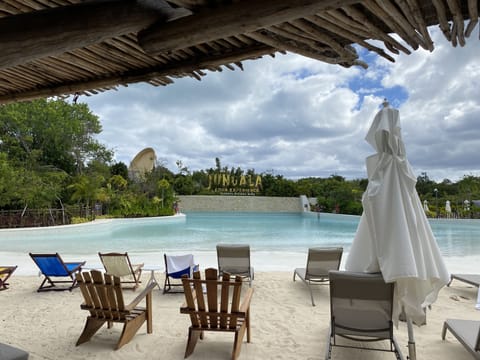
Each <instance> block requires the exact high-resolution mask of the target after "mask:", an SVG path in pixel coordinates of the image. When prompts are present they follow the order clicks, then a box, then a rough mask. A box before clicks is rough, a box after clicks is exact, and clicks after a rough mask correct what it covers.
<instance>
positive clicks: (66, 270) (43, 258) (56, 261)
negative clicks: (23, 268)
mask: <svg viewBox="0 0 480 360" xmlns="http://www.w3.org/2000/svg"><path fill="white" fill-rule="evenodd" d="M30 257H31V258H32V259H33V261H34V262H35V264H37V266H38V268H39V269H40V271H41V273H42V275H43V276H44V277H45V279H43V282H42V283H41V284H40V287H39V288H38V289H37V291H38V292H40V291H49V290H55V291H63V290H70V291H72V289H73V288H74V287H75V286H76V282H77V280H76V279H75V273H77V272H79V271H81V270H82V266H83V265H85V261H81V262H63V260H62V258H61V257H60V255H59V254H58V253H55V254H32V253H30ZM53 278H61V280H54V279H53ZM66 278H69V279H68V280H66ZM46 283H47V285H45V284H46ZM57 284H68V285H70V286H62V287H57V286H56V285H57Z"/></svg>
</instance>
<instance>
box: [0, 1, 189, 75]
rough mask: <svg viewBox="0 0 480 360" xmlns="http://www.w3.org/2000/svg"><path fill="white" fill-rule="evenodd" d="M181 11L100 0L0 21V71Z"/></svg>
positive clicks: (137, 28) (158, 3)
mask: <svg viewBox="0 0 480 360" xmlns="http://www.w3.org/2000/svg"><path fill="white" fill-rule="evenodd" d="M151 3H153V4H155V5H156V6H155V7H151V6H149V5H148V4H151ZM143 4H145V5H143ZM184 10H185V9H183V10H182V9H173V8H171V7H170V6H169V5H168V4H167V3H166V2H165V1H162V0H157V1H156V2H148V0H138V1H135V0H129V1H125V0H100V1H88V2H84V3H79V4H75V5H68V6H60V7H56V8H51V9H46V10H41V11H32V12H29V13H24V14H19V15H12V16H7V17H4V18H0V49H1V51H0V69H4V68H7V67H12V66H16V65H20V64H24V63H26V62H29V61H33V60H36V59H39V58H43V57H46V56H54V55H58V54H61V53H64V52H66V51H70V50H74V49H77V48H80V47H85V46H88V45H91V44H95V43H98V42H101V41H103V40H105V39H109V38H112V37H115V36H120V35H124V34H128V33H132V32H134V33H137V32H138V31H140V30H141V29H144V28H146V27H148V26H149V25H151V24H153V23H154V22H158V21H167V20H171V19H174V18H177V17H179V16H185V15H186V14H187V12H186V11H184ZM188 14H190V12H188Z"/></svg>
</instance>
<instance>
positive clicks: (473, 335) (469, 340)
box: [442, 319, 480, 359]
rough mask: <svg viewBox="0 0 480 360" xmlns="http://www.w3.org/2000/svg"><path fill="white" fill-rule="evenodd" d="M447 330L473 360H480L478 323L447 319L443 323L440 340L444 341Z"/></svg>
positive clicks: (479, 329)
mask: <svg viewBox="0 0 480 360" xmlns="http://www.w3.org/2000/svg"><path fill="white" fill-rule="evenodd" d="M447 329H448V330H450V332H451V333H452V335H453V336H455V337H456V338H457V340H458V341H460V343H461V344H462V345H463V346H464V347H465V348H466V349H467V351H468V352H469V353H470V354H472V356H473V358H474V359H480V321H475V320H460V319H447V320H446V321H445V322H444V323H443V329H442V340H445V335H446V333H447Z"/></svg>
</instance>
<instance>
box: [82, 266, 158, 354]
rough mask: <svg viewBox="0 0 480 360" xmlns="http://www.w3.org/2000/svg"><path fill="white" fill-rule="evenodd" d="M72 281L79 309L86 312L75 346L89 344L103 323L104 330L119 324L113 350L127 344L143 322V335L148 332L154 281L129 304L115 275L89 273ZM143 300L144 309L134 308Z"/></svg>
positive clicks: (150, 322) (149, 332)
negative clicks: (77, 290)
mask: <svg viewBox="0 0 480 360" xmlns="http://www.w3.org/2000/svg"><path fill="white" fill-rule="evenodd" d="M76 278H77V281H78V284H79V286H80V290H81V292H82V295H83V298H84V300H85V302H84V303H83V304H82V305H81V308H82V309H83V310H87V311H89V313H90V315H89V316H88V317H87V321H86V322H85V327H84V329H83V332H82V334H81V335H80V337H79V338H78V340H77V344H76V345H77V346H78V345H80V344H83V343H85V342H87V341H89V340H90V339H91V337H92V336H93V335H94V334H95V333H96V332H97V331H98V330H99V329H100V328H101V327H102V326H103V324H105V323H107V324H108V328H110V327H111V326H112V323H113V322H116V323H121V324H123V331H122V333H121V335H120V339H119V340H118V343H117V345H116V347H115V350H117V349H120V348H121V347H122V346H123V345H125V344H126V343H128V342H129V341H130V340H131V339H132V338H133V336H134V335H135V334H136V333H137V331H138V329H139V328H140V327H141V326H142V325H143V323H144V322H147V333H148V334H151V333H152V331H153V330H152V290H153V288H154V287H155V286H156V285H157V284H156V282H155V281H152V282H150V283H149V285H147V287H146V288H145V289H144V290H143V291H142V292H141V293H140V294H139V295H138V296H137V297H136V298H135V299H134V300H133V301H132V302H131V303H130V304H128V305H125V303H124V297H123V292H122V287H121V281H120V278H119V277H118V276H112V275H109V274H102V272H100V271H98V270H92V271H91V272H83V273H79V274H77V275H76ZM143 300H145V304H146V305H145V307H138V306H137V305H138V304H139V303H140V302H141V301H143Z"/></svg>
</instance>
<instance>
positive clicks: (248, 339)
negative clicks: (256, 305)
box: [245, 308, 250, 343]
mask: <svg viewBox="0 0 480 360" xmlns="http://www.w3.org/2000/svg"><path fill="white" fill-rule="evenodd" d="M245 322H246V325H247V342H248V343H249V342H250V308H248V309H247V316H246V317H245Z"/></svg>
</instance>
